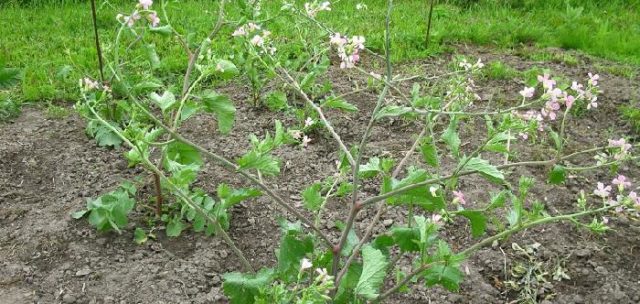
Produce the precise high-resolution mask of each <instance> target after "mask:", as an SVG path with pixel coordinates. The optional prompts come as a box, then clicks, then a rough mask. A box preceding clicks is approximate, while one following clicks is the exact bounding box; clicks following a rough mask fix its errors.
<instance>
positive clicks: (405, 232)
mask: <svg viewBox="0 0 640 304" xmlns="http://www.w3.org/2000/svg"><path fill="white" fill-rule="evenodd" d="M391 234H392V235H393V241H394V242H395V243H396V244H398V247H400V250H402V251H406V252H412V251H420V230H418V229H417V228H408V227H394V228H392V229H391Z"/></svg>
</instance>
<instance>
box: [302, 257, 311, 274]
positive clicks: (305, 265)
mask: <svg viewBox="0 0 640 304" xmlns="http://www.w3.org/2000/svg"><path fill="white" fill-rule="evenodd" d="M311 267H313V264H312V263H311V261H309V260H308V259H306V258H304V259H302V262H300V270H301V271H304V270H307V269H309V268H311Z"/></svg>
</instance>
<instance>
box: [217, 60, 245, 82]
mask: <svg viewBox="0 0 640 304" xmlns="http://www.w3.org/2000/svg"><path fill="white" fill-rule="evenodd" d="M215 72H216V75H217V76H218V77H220V78H222V79H231V78H233V77H235V76H237V75H238V74H239V73H240V71H238V68H237V67H236V65H235V64H233V62H231V61H229V60H225V59H219V60H218V61H217V62H216V68H215Z"/></svg>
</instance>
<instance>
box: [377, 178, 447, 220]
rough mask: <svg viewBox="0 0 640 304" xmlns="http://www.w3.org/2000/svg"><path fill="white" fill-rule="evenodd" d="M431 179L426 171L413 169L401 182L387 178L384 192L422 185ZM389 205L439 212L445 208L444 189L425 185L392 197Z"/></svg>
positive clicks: (388, 201) (388, 200)
mask: <svg viewBox="0 0 640 304" xmlns="http://www.w3.org/2000/svg"><path fill="white" fill-rule="evenodd" d="M428 177H429V175H428V173H427V172H426V171H425V170H422V169H419V170H414V169H412V170H411V171H410V172H409V174H408V175H407V177H405V178H403V179H402V180H400V181H397V180H395V179H394V180H390V179H386V178H385V182H384V185H383V186H384V187H385V189H383V190H384V191H383V192H385V193H386V192H390V191H392V190H396V189H399V188H404V187H407V186H410V185H414V184H417V183H421V182H424V181H426V180H427V178H428ZM431 187H434V193H435V195H434V193H431ZM387 203H389V204H405V205H406V204H415V205H417V206H420V207H421V208H423V209H425V210H427V211H432V212H434V211H438V210H440V209H443V208H444V207H445V201H444V196H443V194H442V189H441V188H440V186H438V185H424V186H421V187H416V188H414V189H411V190H408V191H405V192H403V193H401V194H398V195H395V196H392V197H390V198H388V199H387Z"/></svg>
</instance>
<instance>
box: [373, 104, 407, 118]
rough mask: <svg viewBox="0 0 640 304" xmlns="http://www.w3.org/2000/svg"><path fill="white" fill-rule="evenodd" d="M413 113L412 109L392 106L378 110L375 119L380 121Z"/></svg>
mask: <svg viewBox="0 0 640 304" xmlns="http://www.w3.org/2000/svg"><path fill="white" fill-rule="evenodd" d="M411 112H413V109H411V108H410V107H403V106H396V105H390V106H386V107H383V108H382V109H380V110H378V112H377V113H376V115H375V119H376V120H378V119H381V118H384V117H396V116H402V115H405V114H407V113H411Z"/></svg>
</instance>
